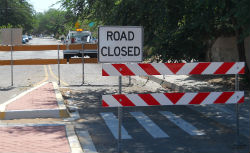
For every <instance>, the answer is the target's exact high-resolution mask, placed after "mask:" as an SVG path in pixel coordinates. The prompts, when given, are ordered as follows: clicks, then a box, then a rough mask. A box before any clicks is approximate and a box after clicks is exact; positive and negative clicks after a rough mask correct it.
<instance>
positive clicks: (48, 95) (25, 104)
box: [0, 82, 68, 119]
mask: <svg viewBox="0 0 250 153" xmlns="http://www.w3.org/2000/svg"><path fill="white" fill-rule="evenodd" d="M59 117H68V113H67V109H66V107H65V105H64V103H63V98H62V95H61V93H60V91H59V90H58V86H57V84H56V83H51V82H46V83H43V84H41V85H39V86H37V87H34V88H32V89H30V90H28V91H26V92H23V93H21V94H20V95H18V96H16V97H15V98H13V99H11V100H9V101H7V102H5V103H4V104H1V105H0V119H24V118H59Z"/></svg>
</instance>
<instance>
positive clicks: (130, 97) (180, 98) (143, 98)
mask: <svg viewBox="0 0 250 153" xmlns="http://www.w3.org/2000/svg"><path fill="white" fill-rule="evenodd" d="M243 102H244V91H236V92H234V91H233V92H198V93H153V94H127V95H125V94H117V95H103V96H102V105H103V106H104V107H125V106H158V105H194V104H198V105H200V104H234V103H243Z"/></svg>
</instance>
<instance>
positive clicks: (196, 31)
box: [61, 0, 250, 78]
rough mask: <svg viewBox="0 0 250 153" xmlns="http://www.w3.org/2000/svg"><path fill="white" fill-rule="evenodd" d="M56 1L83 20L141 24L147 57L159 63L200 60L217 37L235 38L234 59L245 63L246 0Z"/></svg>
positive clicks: (249, 8) (249, 19)
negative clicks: (236, 47)
mask: <svg viewBox="0 0 250 153" xmlns="http://www.w3.org/2000/svg"><path fill="white" fill-rule="evenodd" d="M61 4H62V6H63V7H64V8H65V9H66V10H67V11H70V12H73V14H74V15H75V17H76V18H81V19H83V20H97V21H99V22H100V23H102V24H104V25H124V26H125V25H132V26H133V25H134V26H143V27H144V45H145V50H146V52H145V53H146V55H148V56H154V57H158V58H159V59H160V60H162V61H169V60H171V61H173V62H175V61H181V60H186V61H191V60H194V61H204V60H205V57H206V56H207V55H208V58H209V57H210V56H209V55H210V54H209V51H210V48H211V46H212V45H213V43H214V42H215V40H216V39H217V38H218V37H221V36H236V37H237V46H238V52H239V60H240V61H246V55H245V48H244V38H245V37H247V36H249V34H250V3H249V0H219V1H218V0H202V1H201V0H147V1H144V0H104V1H102V0H78V1H69V0H61ZM246 70H248V69H246ZM247 73H248V72H247ZM248 75H249V73H248ZM249 78H250V75H249Z"/></svg>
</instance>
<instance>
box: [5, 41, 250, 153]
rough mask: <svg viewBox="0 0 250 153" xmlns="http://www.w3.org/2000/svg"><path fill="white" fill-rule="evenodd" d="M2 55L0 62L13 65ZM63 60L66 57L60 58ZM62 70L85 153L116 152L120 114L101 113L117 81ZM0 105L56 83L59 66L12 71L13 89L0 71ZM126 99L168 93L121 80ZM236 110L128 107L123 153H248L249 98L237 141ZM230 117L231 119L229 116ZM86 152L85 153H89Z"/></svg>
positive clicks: (89, 67) (73, 68) (95, 72)
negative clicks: (103, 100)
mask: <svg viewBox="0 0 250 153" xmlns="http://www.w3.org/2000/svg"><path fill="white" fill-rule="evenodd" d="M57 43H58V41H56V40H53V39H39V38H34V39H33V40H31V41H30V42H29V44H57ZM9 58H10V57H9V54H8V53H6V52H0V60H7V59H9ZM14 58H15V59H37V58H41V59H43V58H46V59H55V58H57V51H46V52H38V51H33V52H32V51H31V52H26V53H23V52H14ZM60 58H62V52H60ZM84 71H85V77H84V84H83V85H82V81H83V78H82V65H81V64H72V65H70V64H65V65H60V72H61V73H60V77H61V82H60V83H61V85H60V89H61V91H62V94H63V96H64V98H65V100H66V101H67V102H68V105H71V106H76V107H77V109H78V111H79V114H80V119H79V120H77V121H75V122H72V124H73V125H74V126H75V130H76V133H77V134H78V138H79V140H80V143H81V145H82V148H83V150H84V149H85V150H92V151H93V152H95V151H96V152H100V153H107V152H112V153H113V152H114V153H115V152H117V138H118V131H117V130H118V128H117V126H118V119H117V118H118V114H117V108H103V107H102V106H101V96H102V95H103V94H116V93H118V77H103V76H101V64H85V67H84ZM0 73H1V75H0V80H1V81H0V97H1V98H0V104H1V103H3V102H5V101H7V100H9V99H11V98H13V97H15V96H16V95H18V94H19V93H21V92H23V91H25V90H27V89H29V88H31V87H33V86H37V85H39V84H41V83H43V82H46V81H58V65H46V66H43V65H39V66H14V86H13V87H12V86H10V83H11V75H10V66H0ZM122 82H123V87H122V92H123V93H157V92H170V91H171V89H165V88H163V87H161V86H160V85H159V84H158V83H155V82H153V81H147V80H146V79H143V78H140V77H132V84H131V85H129V79H128V77H123V80H122ZM234 107H235V105H232V106H230V108H229V107H224V105H217V106H215V107H213V106H212V107H211V106H207V105H205V106H188V107H187V106H163V107H158V106H157V107H155V106H154V107H133V108H132V107H129V108H123V113H122V122H123V124H122V138H123V139H122V150H123V151H122V152H124V153H141V152H147V153H218V152H219V153H246V152H249V111H248V107H249V95H248V94H247V95H246V103H245V104H243V105H241V107H240V108H241V113H240V115H241V116H240V117H241V118H240V126H241V128H240V136H239V139H240V140H241V142H243V143H244V144H245V145H244V146H241V147H239V148H237V147H235V146H234V143H235V141H236V129H235V112H234V110H233V109H234ZM226 112H227V113H226ZM86 152H87V151H86Z"/></svg>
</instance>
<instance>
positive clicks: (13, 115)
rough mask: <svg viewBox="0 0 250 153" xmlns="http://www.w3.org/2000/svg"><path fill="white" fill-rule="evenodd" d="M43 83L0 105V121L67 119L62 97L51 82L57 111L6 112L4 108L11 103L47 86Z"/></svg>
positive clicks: (55, 85)
mask: <svg viewBox="0 0 250 153" xmlns="http://www.w3.org/2000/svg"><path fill="white" fill-rule="evenodd" d="M47 83H48V82H44V83H42V84H40V85H38V86H36V87H33V88H31V89H29V90H27V91H25V92H23V93H21V94H19V95H18V96H16V97H14V98H12V99H10V100H8V101H7V102H5V103H3V104H1V105H0V119H1V120H10V119H28V118H29V119H30V118H66V117H69V114H68V111H67V109H66V106H65V105H64V103H63V98H62V95H61V93H60V91H59V89H58V86H57V84H56V83H55V82H52V84H53V87H54V91H55V94H56V100H57V104H58V107H59V108H58V109H33V110H7V111H6V106H7V105H8V104H10V103H11V102H13V101H15V100H17V99H18V98H20V97H23V96H25V95H26V94H28V93H29V92H31V91H33V90H35V89H37V88H39V87H41V86H43V85H45V84H47Z"/></svg>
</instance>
